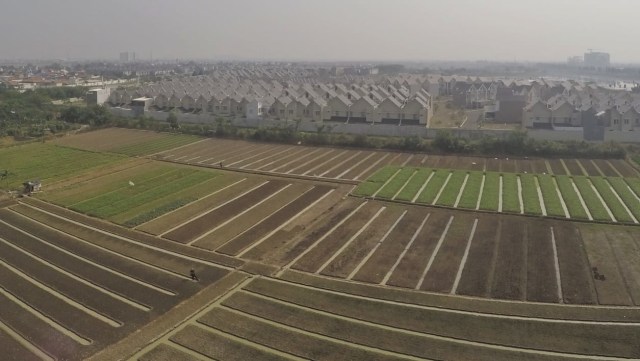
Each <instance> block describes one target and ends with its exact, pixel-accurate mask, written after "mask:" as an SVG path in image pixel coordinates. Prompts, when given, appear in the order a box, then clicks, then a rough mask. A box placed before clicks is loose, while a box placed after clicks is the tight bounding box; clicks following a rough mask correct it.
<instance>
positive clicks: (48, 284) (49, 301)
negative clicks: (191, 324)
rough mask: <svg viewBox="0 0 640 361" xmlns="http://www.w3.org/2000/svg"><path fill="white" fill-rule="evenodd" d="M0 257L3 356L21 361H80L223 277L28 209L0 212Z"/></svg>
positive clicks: (204, 265) (205, 265)
mask: <svg viewBox="0 0 640 361" xmlns="http://www.w3.org/2000/svg"><path fill="white" fill-rule="evenodd" d="M36 204H37V203H36ZM0 249H1V250H2V251H1V252H0V268H2V272H0V274H1V276H0V285H1V288H0V298H2V304H3V307H2V311H1V312H0V325H2V327H3V328H2V330H7V329H10V330H12V332H14V334H13V336H10V337H9V338H7V337H6V336H7V334H6V333H4V331H2V330H0V334H1V335H2V336H3V337H2V344H3V346H4V347H3V350H4V351H5V352H6V351H7V350H11V349H14V348H15V349H16V350H20V351H16V354H14V355H10V357H15V359H21V360H22V359H24V360H28V359H41V358H44V359H52V357H54V358H56V359H65V360H83V359H85V358H87V357H88V356H89V355H91V354H93V353H95V352H96V351H97V350H100V349H102V348H104V347H106V346H108V345H110V344H112V343H114V342H117V341H118V340H121V339H123V338H125V337H126V336H127V335H128V334H130V333H132V332H134V331H136V330H137V329H139V328H140V327H142V326H143V325H145V324H147V323H148V322H151V321H153V320H154V319H156V318H158V317H161V316H162V315H163V314H164V313H166V312H168V311H169V310H170V309H172V308H173V307H174V306H175V305H177V304H179V303H180V302H183V301H185V300H187V299H189V298H190V297H192V296H193V295H195V294H196V293H197V292H199V291H201V290H202V289H204V288H205V287H207V286H208V285H211V284H214V283H216V282H218V281H220V280H222V279H223V278H225V277H226V276H227V275H228V274H229V271H228V270H226V269H224V268H222V267H219V266H216V265H214V264H212V263H210V262H204V261H199V260H197V259H185V258H183V257H181V255H179V254H177V253H173V252H161V251H160V250H157V249H153V248H150V247H145V246H144V245H143V244H140V243H138V242H137V241H136V239H135V238H125V237H122V236H116V235H114V234H112V233H110V232H106V231H101V230H97V229H95V228H91V227H89V226H85V225H81V224H79V223H77V222H74V221H72V220H71V219H68V218H65V217H64V216H60V215H53V214H52V213H50V212H48V211H46V210H44V209H42V208H39V207H36V206H33V205H31V204H19V205H15V206H12V207H9V208H1V209H0ZM190 267H194V268H195V269H196V270H197V272H198V274H199V275H200V279H201V281H200V282H198V283H196V282H192V281H191V280H190V279H188V277H187V275H188V270H189V268H190ZM25 345H26V347H25Z"/></svg>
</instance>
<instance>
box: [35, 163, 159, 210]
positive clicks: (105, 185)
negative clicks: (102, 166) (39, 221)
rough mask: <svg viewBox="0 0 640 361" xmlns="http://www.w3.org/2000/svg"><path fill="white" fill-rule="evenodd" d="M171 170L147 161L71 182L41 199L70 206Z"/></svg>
mask: <svg viewBox="0 0 640 361" xmlns="http://www.w3.org/2000/svg"><path fill="white" fill-rule="evenodd" d="M171 171H172V168H171V167H168V166H166V165H165V164H161V163H148V164H144V165H142V166H139V167H135V168H132V169H128V170H126V171H124V172H117V173H112V174H108V175H105V176H102V177H99V178H96V179H91V180H88V181H85V182H82V183H75V184H72V185H70V186H68V187H66V188H65V189H61V190H59V191H55V192H53V193H47V194H45V195H44V196H43V199H46V200H47V201H50V202H52V203H55V204H59V205H62V206H65V207H70V206H73V205H75V204H76V203H81V202H86V201H88V200H90V199H92V198H94V197H98V196H102V195H105V194H108V193H110V192H114V191H118V190H122V189H127V188H130V187H131V186H130V185H129V181H131V182H133V183H134V184H136V185H144V183H145V182H146V181H149V180H151V179H154V178H157V177H160V176H162V175H163V174H166V173H168V172H171Z"/></svg>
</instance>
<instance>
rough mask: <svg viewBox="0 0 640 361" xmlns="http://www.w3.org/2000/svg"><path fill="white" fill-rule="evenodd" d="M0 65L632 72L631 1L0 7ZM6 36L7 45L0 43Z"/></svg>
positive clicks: (30, 0) (198, 0) (41, 3)
mask: <svg viewBox="0 0 640 361" xmlns="http://www.w3.org/2000/svg"><path fill="white" fill-rule="evenodd" d="M2 9H3V11H2V12H3V16H2V21H1V22H0V33H2V34H5V35H4V36H3V38H2V40H0V45H1V46H0V59H115V58H116V57H117V55H118V54H119V52H122V51H135V52H136V53H137V56H138V59H140V60H148V59H151V58H153V59H176V58H180V59H190V58H193V59H257V60H378V61H385V60H388V61H391V60H396V61H397V60H403V61H411V60H416V61H418V60H497V61H550V62H557V61H565V60H566V59H567V57H568V56H571V55H580V54H582V53H584V52H585V51H586V50H587V49H594V50H597V51H606V52H608V53H611V54H612V59H611V61H612V62H613V63H638V62H640V52H638V51H637V50H636V49H635V48H634V47H630V46H628V45H629V44H628V41H625V40H627V39H633V38H635V37H636V35H638V33H639V32H638V29H637V27H636V25H635V24H636V23H637V14H638V13H640V2H637V1H633V0H610V1H601V0H580V1H573V0H572V1H569V0H537V1H526V2H525V1H512V0H485V1H477V0H459V1H426V0H397V1H381V0H347V1H344V0H323V1H317V0H313V1H298V0H270V1H249V0H240V1H238V0H233V1H232V0H214V1H212V0H190V1H186V2H178V1H173V0H158V1H125V0H114V1H108V2H90V3H88V2H86V1H80V0H65V1H62V2H52V1H46V0H26V1H7V0H4V1H3V4H2ZM6 34H11V35H10V36H7V35H6Z"/></svg>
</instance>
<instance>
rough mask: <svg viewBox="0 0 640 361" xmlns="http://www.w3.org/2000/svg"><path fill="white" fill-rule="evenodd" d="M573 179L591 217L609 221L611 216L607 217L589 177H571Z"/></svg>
mask: <svg viewBox="0 0 640 361" xmlns="http://www.w3.org/2000/svg"><path fill="white" fill-rule="evenodd" d="M573 181H574V182H575V183H576V186H578V190H580V194H581V195H582V199H584V202H585V203H586V204H587V207H589V212H591V216H593V219H595V220H598V221H611V217H609V214H608V213H607V211H606V209H605V208H604V205H603V204H602V202H601V201H600V199H599V198H598V196H597V195H596V192H595V191H594V190H593V188H592V187H591V182H590V180H589V178H588V177H585V176H579V177H573Z"/></svg>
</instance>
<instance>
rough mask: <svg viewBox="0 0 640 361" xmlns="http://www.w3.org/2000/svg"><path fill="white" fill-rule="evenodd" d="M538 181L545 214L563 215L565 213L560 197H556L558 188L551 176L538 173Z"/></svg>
mask: <svg viewBox="0 0 640 361" xmlns="http://www.w3.org/2000/svg"><path fill="white" fill-rule="evenodd" d="M538 183H539V184H540V190H541V191H542V199H543V201H544V206H545V208H546V210H547V214H548V215H550V216H556V217H565V216H566V215H565V214H564V209H563V208H562V202H561V201H560V197H558V188H557V187H556V184H555V183H554V181H553V176H550V175H548V174H538Z"/></svg>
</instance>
